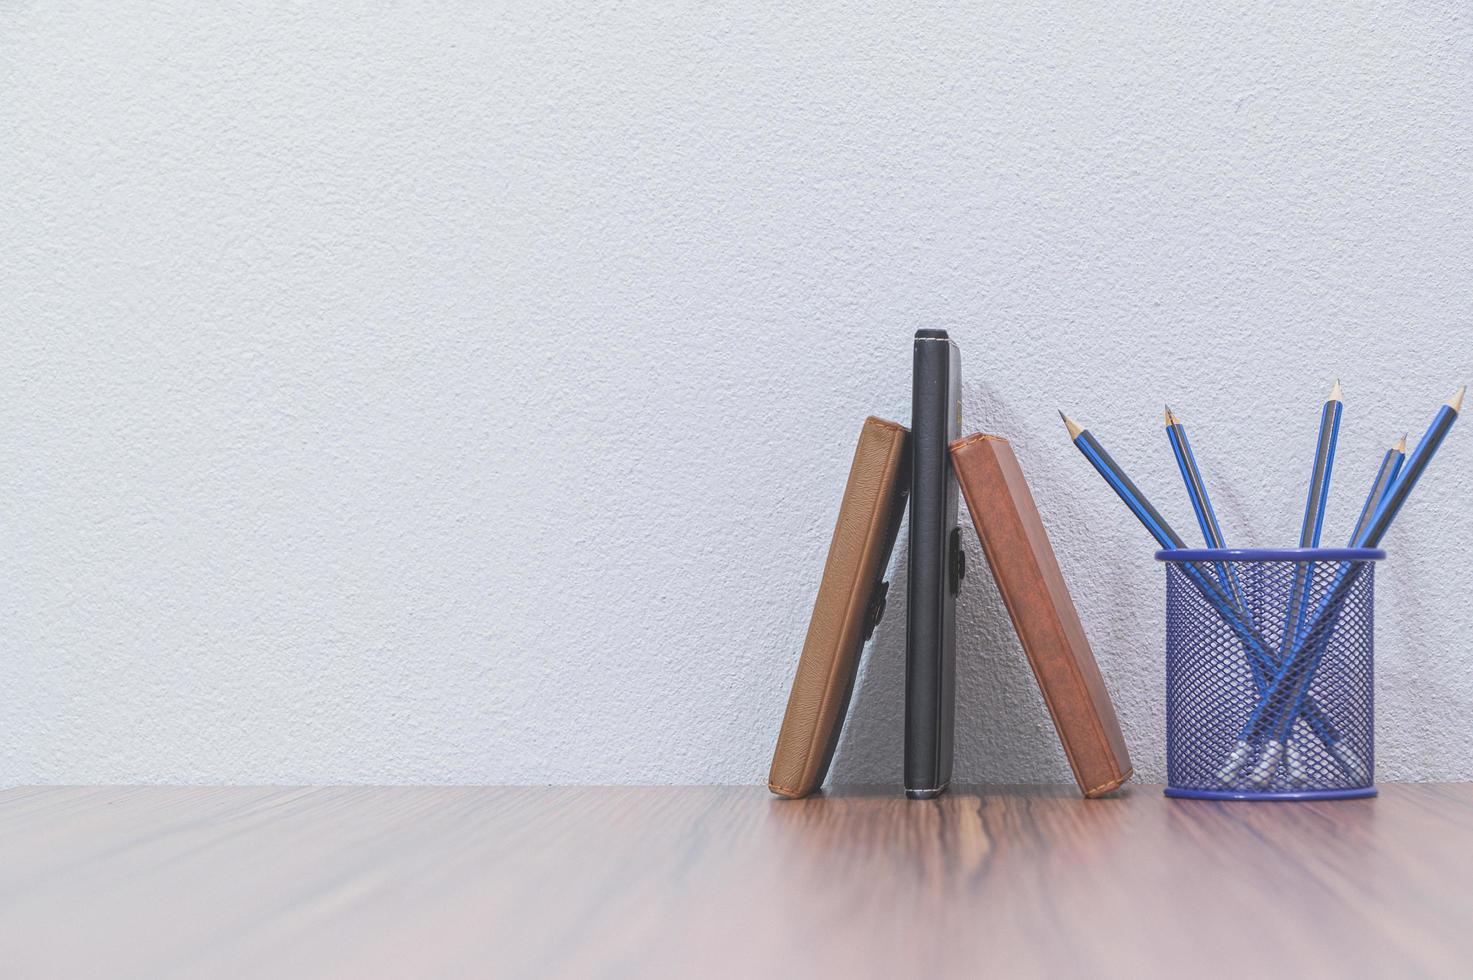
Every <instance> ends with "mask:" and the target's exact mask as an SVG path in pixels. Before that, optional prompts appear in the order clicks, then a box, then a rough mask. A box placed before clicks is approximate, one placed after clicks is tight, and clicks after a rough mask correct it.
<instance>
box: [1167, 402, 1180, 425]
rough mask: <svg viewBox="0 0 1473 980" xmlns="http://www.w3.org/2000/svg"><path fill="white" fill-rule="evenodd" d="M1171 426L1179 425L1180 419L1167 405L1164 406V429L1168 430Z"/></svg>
mask: <svg viewBox="0 0 1473 980" xmlns="http://www.w3.org/2000/svg"><path fill="white" fill-rule="evenodd" d="M1173 425H1181V417H1180V416H1179V415H1177V414H1176V413H1175V412H1173V411H1172V410H1171V406H1170V405H1167V406H1166V427H1167V428H1168V429H1169V428H1171V427H1172V426H1173Z"/></svg>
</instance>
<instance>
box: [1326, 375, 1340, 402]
mask: <svg viewBox="0 0 1473 980" xmlns="http://www.w3.org/2000/svg"><path fill="white" fill-rule="evenodd" d="M1341 400H1342V399H1341V397H1340V379H1339V378H1336V379H1335V387H1333V388H1331V389H1330V397H1329V398H1326V399H1325V401H1327V402H1338V401H1341Z"/></svg>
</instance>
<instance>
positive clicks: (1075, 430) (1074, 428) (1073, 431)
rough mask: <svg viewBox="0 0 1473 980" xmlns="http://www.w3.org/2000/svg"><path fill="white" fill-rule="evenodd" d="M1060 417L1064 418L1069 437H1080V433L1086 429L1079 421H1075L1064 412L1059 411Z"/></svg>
mask: <svg viewBox="0 0 1473 980" xmlns="http://www.w3.org/2000/svg"><path fill="white" fill-rule="evenodd" d="M1059 418H1061V419H1063V420H1064V428H1066V429H1068V430H1069V438H1070V439H1078V438H1079V433H1081V432H1083V431H1084V426H1082V425H1080V424H1079V423H1078V422H1076V421H1074V420H1073V419H1071V418H1070V417H1069V416H1067V415H1065V414H1064V413H1063V412H1060V413H1059Z"/></svg>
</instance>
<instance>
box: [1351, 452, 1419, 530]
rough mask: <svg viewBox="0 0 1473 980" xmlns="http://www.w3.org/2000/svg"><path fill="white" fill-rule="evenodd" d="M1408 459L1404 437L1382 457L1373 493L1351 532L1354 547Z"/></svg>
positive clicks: (1370, 494)
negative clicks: (1403, 463) (1403, 462)
mask: <svg viewBox="0 0 1473 980" xmlns="http://www.w3.org/2000/svg"><path fill="white" fill-rule="evenodd" d="M1406 458H1407V437H1406V436H1402V437H1401V438H1400V439H1398V440H1396V444H1395V445H1394V446H1392V447H1391V448H1390V449H1388V450H1386V455H1385V456H1382V457H1381V467H1380V468H1379V469H1378V470H1376V479H1374V480H1372V481H1371V492H1370V493H1368V494H1366V502H1365V506H1363V507H1361V509H1360V516H1359V517H1357V518H1356V519H1355V530H1353V531H1351V532H1350V543H1351V545H1352V546H1354V544H1355V542H1356V540H1357V539H1358V538H1360V536H1361V534H1363V533H1364V532H1365V529H1366V528H1367V527H1368V526H1369V525H1370V523H1371V518H1373V517H1375V516H1376V508H1377V507H1379V506H1380V504H1381V501H1382V500H1383V499H1384V498H1385V497H1386V494H1387V493H1389V492H1390V491H1391V487H1392V485H1393V484H1394V483H1396V476H1397V474H1398V473H1400V472H1401V464H1402V461H1403V460H1405V459H1406Z"/></svg>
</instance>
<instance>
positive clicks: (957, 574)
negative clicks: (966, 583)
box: [951, 527, 967, 595]
mask: <svg viewBox="0 0 1473 980" xmlns="http://www.w3.org/2000/svg"><path fill="white" fill-rule="evenodd" d="M966 577H967V553H966V551H965V550H963V549H962V529H961V528H959V527H954V528H952V529H951V594H952V595H956V594H957V593H959V592H961V590H962V579H964V578H966Z"/></svg>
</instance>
